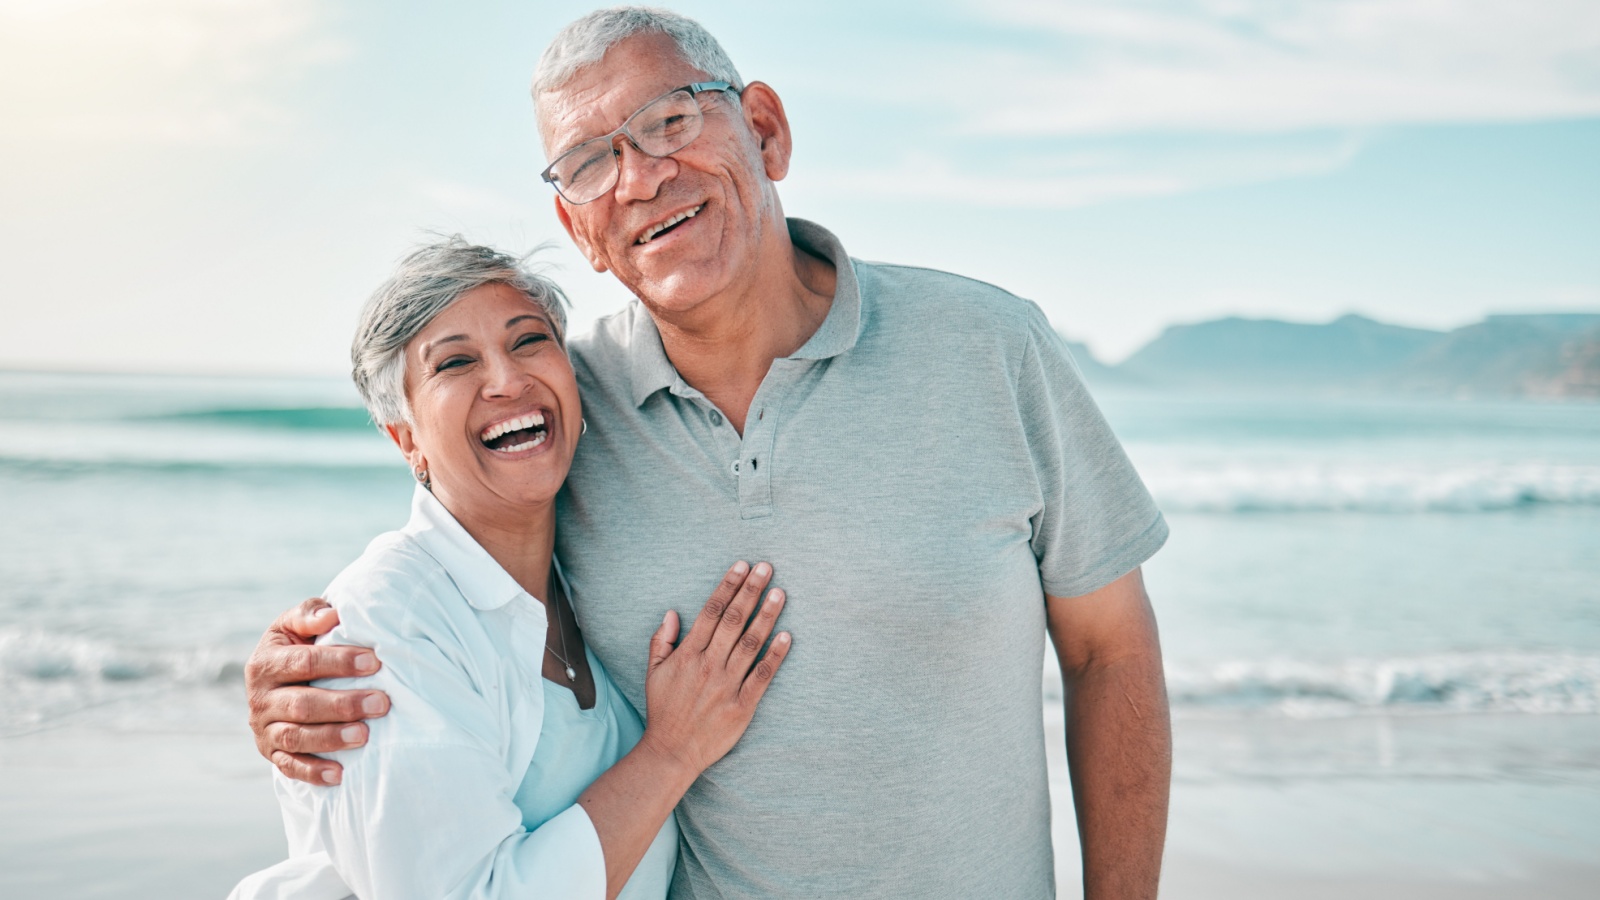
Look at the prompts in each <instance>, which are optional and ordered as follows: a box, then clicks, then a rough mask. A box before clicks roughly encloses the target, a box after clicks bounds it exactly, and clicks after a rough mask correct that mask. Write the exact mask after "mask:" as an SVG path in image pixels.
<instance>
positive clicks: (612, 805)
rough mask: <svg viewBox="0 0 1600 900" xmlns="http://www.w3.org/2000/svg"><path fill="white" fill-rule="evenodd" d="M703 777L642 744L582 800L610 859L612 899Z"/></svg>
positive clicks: (608, 892)
mask: <svg viewBox="0 0 1600 900" xmlns="http://www.w3.org/2000/svg"><path fill="white" fill-rule="evenodd" d="M699 775H700V773H699V771H697V770H695V769H693V768H692V767H689V766H686V765H684V764H683V763H681V762H680V761H678V760H677V759H674V758H673V757H671V756H670V755H668V754H665V753H661V752H658V751H657V750H656V749H655V748H654V747H652V746H651V745H649V744H648V743H646V742H644V741H641V742H640V743H639V745H638V746H636V747H634V748H633V750H631V751H629V753H628V754H627V755H626V756H624V757H622V758H621V759H619V760H617V762H616V764H615V765H613V766H612V767H611V768H609V769H607V770H606V771H605V773H604V774H602V775H601V776H600V777H599V778H597V779H595V781H594V783H593V784H591V785H589V788H588V789H587V790H585V791H584V792H583V793H582V794H581V795H579V797H578V804H579V805H580V806H582V807H583V809H584V812H586V813H588V814H589V820H590V821H591V822H593V823H594V829H595V832H596V833H597V834H599V836H600V847H601V849H602V851H604V853H605V859H606V897H607V900H614V898H615V897H616V896H617V894H618V893H620V892H621V891H622V886H623V885H625V884H627V882H628V878H629V877H631V876H632V875H633V870H634V869H635V868H636V867H638V865H639V861H640V860H641V859H643V858H644V854H645V852H646V851H647V850H649V849H650V843H651V841H654V840H655V837H656V834H657V833H659V832H660V831H661V826H662V824H663V823H665V822H666V821H667V817H668V816H670V815H672V809H673V807H675V806H677V805H678V801H679V800H681V799H683V795H684V793H685V792H687V791H688V790H689V786H690V785H691V784H694V780H695V779H696V778H698V777H699Z"/></svg>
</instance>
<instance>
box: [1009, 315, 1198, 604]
mask: <svg viewBox="0 0 1600 900" xmlns="http://www.w3.org/2000/svg"><path fill="white" fill-rule="evenodd" d="M1029 313H1030V315H1029V327H1028V343H1027V348H1026V353H1025V354H1024V355H1023V362H1022V370H1021V371H1020V373H1019V377H1018V386H1017V401H1018V407H1019V412H1020V415H1021V418H1022V426H1023V429H1024V431H1025V434H1026V440H1027V442H1028V453H1029V456H1030V457H1031V459H1032V462H1033V469H1034V473H1035V476H1036V478H1037V479H1038V487H1039V491H1040V495H1041V498H1042V501H1043V502H1042V508H1041V509H1040V512H1039V513H1038V514H1037V515H1036V516H1034V517H1033V520H1032V523H1031V524H1032V537H1031V540H1030V543H1031V545H1032V547H1033V553H1034V556H1035V558H1037V559H1038V560H1039V576H1040V579H1041V581H1042V582H1043V585H1044V590H1045V593H1046V594H1049V595H1051V596H1054V597H1076V596H1079V595H1081V594H1087V593H1090V592H1092V591H1095V590H1098V589H1100V588H1102V587H1105V586H1106V585H1108V584H1110V583H1111V582H1113V581H1116V580H1117V579H1118V578H1120V577H1122V576H1123V575H1126V574H1127V573H1129V572H1131V571H1133V570H1134V569H1135V568H1137V567H1138V566H1139V565H1141V564H1142V563H1144V561H1145V560H1147V559H1149V558H1150V557H1151V556H1153V555H1155V552H1156V551H1157V550H1159V549H1160V548H1161V545H1162V544H1163V543H1165V542H1166V539H1167V524H1166V521H1165V519H1163V518H1162V515H1161V511H1160V510H1159V509H1157V508H1156V504H1155V500H1154V499H1153V498H1152V497H1151V496H1150V492H1149V491H1148V490H1146V489H1145V486H1144V482H1142V481H1141V480H1140V479H1139V473H1138V472H1136V471H1134V468H1133V464H1132V463H1131V462H1129V460H1128V456H1127V454H1126V453H1125V452H1123V449H1122V444H1121V443H1119V442H1118V441H1117V438H1116V435H1114V434H1112V432H1111V426H1110V425H1108V424H1107V423H1106V420H1105V417H1104V416H1103V415H1101V413H1100V408H1099V407H1098V406H1096V405H1095V402H1094V399H1093V398H1091V397H1090V396H1089V391H1088V389H1087V388H1086V387H1085V386H1084V383H1083V378H1082V377H1081V376H1080V375H1079V374H1078V369H1077V367H1076V366H1075V365H1074V364H1073V362H1072V357H1071V354H1070V353H1069V352H1068V350H1067V346H1066V342H1065V341H1063V340H1062V339H1061V336H1060V335H1059V334H1057V333H1056V332H1055V329H1053V328H1051V327H1050V323H1049V320H1047V319H1046V318H1045V316H1044V313H1043V312H1041V311H1040V310H1039V309H1038V307H1036V306H1032V305H1031V304H1030V306H1029Z"/></svg>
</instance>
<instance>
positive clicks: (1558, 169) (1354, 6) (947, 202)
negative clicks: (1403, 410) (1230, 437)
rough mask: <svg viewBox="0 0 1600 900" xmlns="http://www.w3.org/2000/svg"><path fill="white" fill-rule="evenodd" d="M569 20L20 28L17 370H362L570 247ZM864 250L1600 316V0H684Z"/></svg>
mask: <svg viewBox="0 0 1600 900" xmlns="http://www.w3.org/2000/svg"><path fill="white" fill-rule="evenodd" d="M590 8H591V7H590V6H589V5H588V4H584V3H572V2H564V0H554V2H552V0H539V2H533V0H522V2H492V0H475V2H471V3H444V2H418V0H411V2H407V0H388V2H379V0H0V322H3V324H0V368H40V369H52V370H89V371H159V372H205V373H241V374H242V373H250V374H259V373H283V374H296V373H306V374H335V373H340V372H344V371H347V358H348V356H347V354H348V345H349V339H350V335H351V333H352V331H353V328H354V323H355V319H356V314H357V311H358V310H359V308H360V306H361V303H362V302H363V301H364V300H365V298H366V296H367V295H368V294H369V293H370V292H371V290H372V289H373V288H374V287H375V286H376V285H377V284H378V283H379V282H380V281H381V280H382V279H383V278H384V277H385V276H386V275H387V274H388V272H389V271H390V269H391V267H392V266H393V265H394V263H395V261H396V260H397V259H398V258H399V257H400V256H401V255H403V253H404V252H405V251H406V249H407V248H408V247H410V246H411V245H413V244H415V243H417V242H419V241H421V240H425V239H427V237H428V236H429V234H430V233H461V234H463V235H465V236H466V237H468V238H469V239H472V240H476V241H481V242H486V243H491V244H494V245H497V246H500V247H502V248H504V249H508V250H515V251H527V250H532V249H534V248H535V247H538V246H540V245H541V244H548V245H549V246H548V248H547V249H546V250H544V251H542V252H541V254H540V255H539V257H537V258H539V259H541V260H544V261H545V262H547V263H548V264H550V265H552V266H553V267H554V274H555V276H556V277H557V278H558V279H559V280H560V281H561V282H562V283H563V284H564V285H566V286H567V288H568V290H569V292H570V293H571V295H572V298H573V301H574V310H573V318H574V320H575V322H576V323H578V324H579V327H582V324H583V323H586V322H588V321H592V320H593V319H594V318H595V317H597V316H599V315H604V314H607V313H610V312H612V311H614V310H616V309H618V308H620V307H621V306H622V305H623V304H624V303H626V302H627V300H628V296H627V294H626V292H625V291H624V289H623V288H622V287H621V286H620V285H618V284H617V283H616V282H614V281H613V280H612V279H611V278H610V277H609V276H603V275H597V274H596V273H594V272H593V271H592V270H590V269H589V267H588V265H587V264H586V263H585V262H584V261H583V259H582V258H581V257H580V256H579V255H578V254H577V253H576V251H574V250H573V249H572V247H571V246H570V244H569V242H568V241H567V239H566V236H565V233H564V232H563V231H562V229H561V227H560V225H559V223H558V222H557V221H556V218H555V215H554V212H553V201H552V198H551V195H550V191H549V189H548V187H546V186H545V185H544V184H542V183H541V182H540V181H539V179H538V172H539V171H540V170H541V169H542V168H543V167H544V165H545V160H544V156H543V151H542V149H541V147H540V146H539V142H538V136H537V131H536V128H535V125H534V120H533V112H532V103H531V100H530V99H529V97H528V92H527V85H528V81H529V76H530V74H531V73H532V70H533V67H534V64H535V62H536V61H537V59H538V56H539V53H540V52H541V51H542V50H543V47H544V45H545V43H546V42H547V41H548V40H549V38H550V37H551V36H552V35H553V34H554V33H555V32H556V31H557V30H558V29H559V28H560V27H561V26H562V25H563V24H565V23H566V22H568V21H570V20H571V19H573V18H576V17H577V16H579V15H581V14H582V13H584V12H586V11H588V9H590ZM673 8H675V9H677V10H679V11H681V12H684V13H687V14H688V15H691V16H694V17H695V18H697V19H699V20H700V21H701V22H702V23H703V24H704V25H705V26H706V27H707V28H708V29H710V30H711V31H712V33H714V34H716V35H717V36H718V38H719V39H720V40H721V41H722V43H723V45H724V46H725V48H726V49H727V50H728V52H729V55H730V56H731V57H732V58H733V60H734V62H735V64H736V65H737V66H738V67H739V69H740V73H741V74H742V75H743V76H744V78H745V79H747V80H761V81H765V82H767V83H769V84H771V85H772V86H773V87H774V88H775V89H776V90H777V91H778V93H779V95H780V96H781V97H782V98H783V100H784V102H785V104H786V107H787V110H788V113H789V118H790V122H791V125H792V127H793V130H794V135H795V156H794V160H793V165H792V168H791V174H790V176H789V178H788V179H787V180H786V181H785V182H784V184H783V185H782V186H781V187H780V193H781V195H782V197H783V201H784V205H785V209H786V211H787V212H788V214H789V215H793V216H800V217H804V218H809V219H813V220H815V221H817V222H820V223H822V224H823V225H825V226H827V227H828V228H830V229H831V230H833V231H834V232H835V233H836V234H838V235H839V236H840V238H841V239H842V241H843V242H844V244H845V247H846V248H847V249H848V250H849V252H850V253H851V254H852V255H854V256H857V257H860V258H865V259H876V260H887V261H893V262H899V263H909V264H919V265H929V266H934V267H937V268H942V269H947V270H950V271H954V272H958V273H962V274H966V275H971V276H973V277H977V278H981V279H983V280H985V281H989V282H992V283H995V284H998V285H1000V286H1002V287H1005V288H1007V289H1009V290H1011V291H1013V292H1014V293H1017V294H1019V295H1022V296H1025V297H1028V298H1029V299H1032V300H1034V301H1036V302H1038V303H1039V304H1040V306H1041V307H1043V308H1044V310H1045V311H1046V313H1048V314H1049V316H1050V318H1051V320H1052V321H1053V322H1054V323H1055V324H1056V326H1057V327H1058V328H1059V329H1060V330H1061V331H1063V332H1064V333H1065V334H1067V335H1068V336H1070V337H1073V338H1075V339H1078V340H1083V341H1086V342H1087V343H1088V344H1089V346H1090V348H1091V349H1092V350H1093V351H1094V352H1095V354H1096V355H1098V356H1100V357H1101V358H1103V359H1107V360H1112V361H1115V360H1117V359H1120V358H1122V357H1124V356H1126V355H1127V354H1128V353H1130V352H1132V351H1133V350H1135V349H1136V348H1137V347H1139V346H1141V345H1142V344H1143V343H1145V342H1146V341H1148V340H1150V339H1151V338H1153V337H1155V336H1156V335H1158V334H1159V333H1160V331H1161V329H1162V328H1164V327H1166V326H1167V325H1170V324H1173V323H1182V322H1192V321H1199V320H1203V319H1208V318H1214V317H1218V316H1224V315H1245V316H1255V317H1274V318H1284V319H1290V320H1295V321H1326V320H1329V319H1332V318H1335V317H1337V316H1339V315H1341V314H1344V313H1347V312H1358V313H1362V314H1365V315H1369V316H1373V317H1375V318H1379V319H1383V320H1386V321H1393V322H1398V323H1403V324H1409V325H1418V326H1425V327H1433V328H1450V327H1455V326H1459V325H1462V324H1466V323H1469V322H1472V321H1476V320H1477V319H1479V318H1481V317H1482V316H1484V315H1486V314H1490V313H1499V312H1543V311H1559V310H1588V311H1600V3H1595V2H1593V0H1506V2H1500V0H1496V2H1487V0H1318V2H1298V0H1176V2H1164V3H1152V2H1140V0H1063V2H1051V3H1038V2H1033V3H1028V2H1015V0H960V2H956V0H920V2H916V3H909V2H897V0H891V2H874V3H871V4H863V3H860V2H838V0H815V2H809V3H804V4H783V5H778V4H752V3H749V2H744V3H731V2H685V3H679V4H674V5H673Z"/></svg>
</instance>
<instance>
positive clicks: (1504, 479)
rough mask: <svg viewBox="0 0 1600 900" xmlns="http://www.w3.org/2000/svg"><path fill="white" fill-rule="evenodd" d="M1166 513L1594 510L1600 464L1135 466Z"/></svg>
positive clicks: (1599, 491) (1598, 499) (1341, 462)
mask: <svg viewBox="0 0 1600 900" xmlns="http://www.w3.org/2000/svg"><path fill="white" fill-rule="evenodd" d="M1141 474H1142V475H1143V477H1144V480H1145V483H1146V485H1148V486H1149V488H1150V490H1151V493H1153V494H1154V495H1155V497H1156V499H1157V501H1158V502H1159V503H1160V504H1161V506H1162V508H1163V509H1165V510H1167V511H1169V512H1201V513H1242V512H1368V513H1413V512H1494V511H1500V510H1507V509H1516V508H1520V507H1528V506H1537V505H1577V506H1600V466H1594V465H1583V464H1578V463H1545V462H1519V463H1497V462H1442V463H1438V464H1427V463H1422V462H1399V463H1378V462H1363V461H1346V460H1337V461H1324V462H1296V463H1273V462H1238V463H1215V462H1213V463H1199V462H1192V463H1175V462H1158V463H1152V464H1149V465H1146V466H1144V467H1142V468H1141Z"/></svg>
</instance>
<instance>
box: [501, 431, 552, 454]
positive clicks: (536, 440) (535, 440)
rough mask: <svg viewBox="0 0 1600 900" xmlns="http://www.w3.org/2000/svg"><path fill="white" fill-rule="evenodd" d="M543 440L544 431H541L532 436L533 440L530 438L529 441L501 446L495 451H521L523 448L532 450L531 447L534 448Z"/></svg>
mask: <svg viewBox="0 0 1600 900" xmlns="http://www.w3.org/2000/svg"><path fill="white" fill-rule="evenodd" d="M544 440H545V433H544V432H542V431H541V432H539V433H538V434H536V435H534V436H533V440H531V441H523V442H522V443H520V444H516V445H514V446H511V447H501V448H500V449H498V450H496V451H495V452H496V453H521V452H522V451H524V450H532V449H533V448H535V447H537V446H539V445H540V444H542V443H544Z"/></svg>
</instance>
